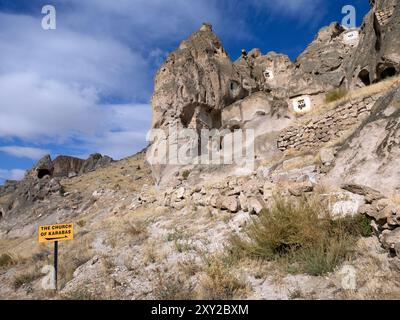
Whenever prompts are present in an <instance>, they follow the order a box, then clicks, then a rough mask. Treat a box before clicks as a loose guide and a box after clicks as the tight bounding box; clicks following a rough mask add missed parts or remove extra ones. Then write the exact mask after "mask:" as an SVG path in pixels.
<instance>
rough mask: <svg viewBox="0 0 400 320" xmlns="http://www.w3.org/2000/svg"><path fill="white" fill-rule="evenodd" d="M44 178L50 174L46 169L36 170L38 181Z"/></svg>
mask: <svg viewBox="0 0 400 320" xmlns="http://www.w3.org/2000/svg"><path fill="white" fill-rule="evenodd" d="M46 176H51V172H50V171H49V170H48V169H38V171H37V177H38V178H39V179H42V178H44V177H46Z"/></svg>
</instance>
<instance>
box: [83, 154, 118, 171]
mask: <svg viewBox="0 0 400 320" xmlns="http://www.w3.org/2000/svg"><path fill="white" fill-rule="evenodd" d="M113 161H114V160H113V159H112V158H110V157H108V156H102V155H101V154H99V153H95V154H92V155H90V156H89V158H88V159H87V160H85V161H84V163H83V164H82V166H81V168H80V170H79V171H78V172H79V173H80V174H82V173H87V172H90V171H94V170H96V169H99V168H104V167H106V166H108V165H109V164H110V163H112V162H113Z"/></svg>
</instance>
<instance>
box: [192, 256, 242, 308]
mask: <svg viewBox="0 0 400 320" xmlns="http://www.w3.org/2000/svg"><path fill="white" fill-rule="evenodd" d="M235 261H236V260H232V256H231V255H222V256H221V255H213V256H209V257H206V259H205V267H204V269H203V271H204V275H203V277H202V278H201V280H200V288H199V291H198V296H199V298H200V299H202V300H232V299H239V298H243V297H244V296H245V295H246V293H247V292H248V290H249V286H248V284H247V282H246V281H245V280H244V279H242V278H241V277H239V276H237V275H236V274H235V273H234V272H233V270H232V269H233V266H234V262H235Z"/></svg>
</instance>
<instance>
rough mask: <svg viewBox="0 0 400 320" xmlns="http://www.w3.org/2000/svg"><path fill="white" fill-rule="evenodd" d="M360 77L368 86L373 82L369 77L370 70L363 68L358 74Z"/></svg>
mask: <svg viewBox="0 0 400 320" xmlns="http://www.w3.org/2000/svg"><path fill="white" fill-rule="evenodd" d="M358 78H359V79H360V80H361V82H362V83H363V84H364V85H366V86H369V85H370V84H371V79H370V78H369V71H368V70H367V69H364V70H361V72H360V73H359V74H358Z"/></svg>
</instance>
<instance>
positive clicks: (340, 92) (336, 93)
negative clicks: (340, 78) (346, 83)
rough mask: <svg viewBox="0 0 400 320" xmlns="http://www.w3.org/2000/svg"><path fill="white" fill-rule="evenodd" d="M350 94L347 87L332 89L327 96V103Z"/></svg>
mask: <svg viewBox="0 0 400 320" xmlns="http://www.w3.org/2000/svg"><path fill="white" fill-rule="evenodd" d="M347 94H348V91H347V90H345V89H337V90H333V91H330V92H328V93H327V94H326V96H325V103H331V102H334V101H337V100H340V99H343V98H344V97H346V96H347Z"/></svg>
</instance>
